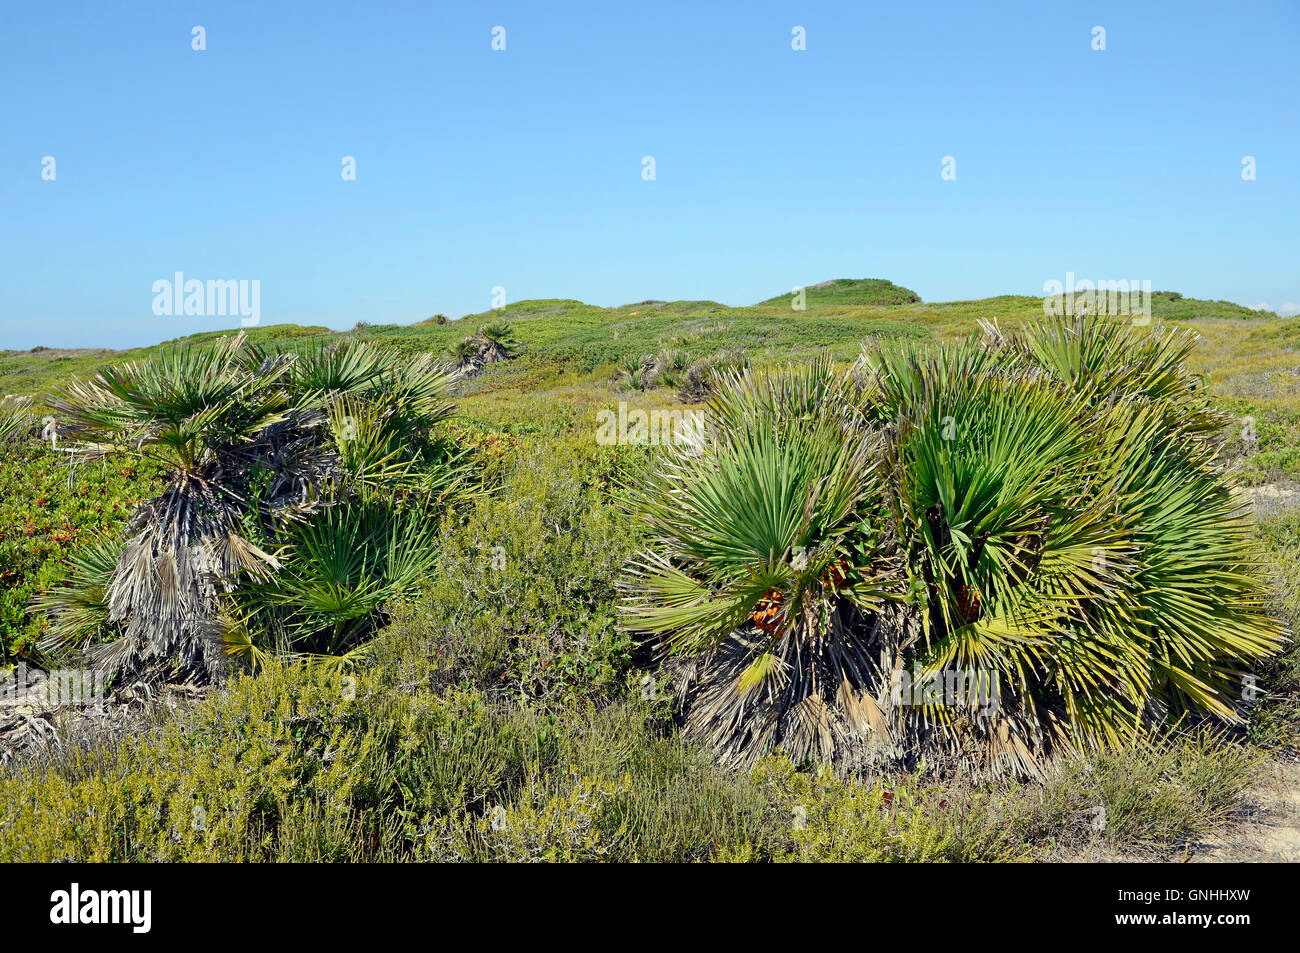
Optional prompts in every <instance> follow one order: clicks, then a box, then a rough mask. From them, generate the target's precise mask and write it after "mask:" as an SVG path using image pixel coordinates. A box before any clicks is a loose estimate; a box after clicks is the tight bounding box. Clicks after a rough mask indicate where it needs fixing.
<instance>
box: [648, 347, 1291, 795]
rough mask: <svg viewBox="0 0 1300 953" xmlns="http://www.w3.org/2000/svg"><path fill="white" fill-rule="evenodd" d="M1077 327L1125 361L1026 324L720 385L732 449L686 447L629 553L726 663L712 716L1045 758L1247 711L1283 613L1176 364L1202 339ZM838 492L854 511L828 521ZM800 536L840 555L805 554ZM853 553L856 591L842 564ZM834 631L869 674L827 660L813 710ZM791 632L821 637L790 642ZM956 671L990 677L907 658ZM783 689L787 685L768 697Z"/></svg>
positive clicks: (865, 748) (888, 750) (701, 717)
mask: <svg viewBox="0 0 1300 953" xmlns="http://www.w3.org/2000/svg"><path fill="white" fill-rule="evenodd" d="M1033 333H1039V334H1043V335H1045V336H1047V337H1049V338H1050V337H1051V335H1052V334H1056V335H1057V337H1056V339H1057V340H1068V341H1069V342H1070V346H1071V347H1073V346H1074V343H1076V342H1074V340H1073V338H1068V336H1063V335H1065V332H1064V331H1060V329H1058V330H1057V331H1055V332H1054V331H1052V329H1050V328H1048V329H1045V330H1044V329H1039V330H1038V331H1037V332H1033ZM1069 333H1070V334H1075V335H1076V336H1080V337H1081V339H1082V340H1083V341H1084V342H1085V343H1086V344H1087V345H1088V347H1087V348H1082V349H1076V350H1074V351H1069V353H1075V354H1093V355H1095V354H1097V353H1100V354H1102V355H1110V358H1109V359H1113V360H1114V361H1116V362H1117V363H1118V364H1119V365H1120V366H1119V367H1117V368H1112V367H1109V365H1107V364H1106V359H1100V360H1094V357H1089V358H1088V360H1087V361H1085V362H1083V363H1082V364H1079V365H1078V366H1079V367H1085V366H1086V367H1087V368H1088V370H1087V373H1086V374H1085V373H1082V372H1079V373H1067V372H1066V370H1068V368H1069V367H1070V366H1072V365H1069V364H1068V363H1067V364H1062V363H1061V362H1059V361H1056V362H1054V360H1055V359H1049V357H1050V355H1048V356H1045V357H1044V358H1043V362H1042V363H1039V361H1038V358H1036V357H1035V356H1034V352H1033V350H1032V348H1031V347H1030V346H1029V345H1027V344H1024V343H1023V340H1021V341H1014V342H1009V341H1008V340H1007V339H1003V340H1001V341H999V342H997V343H996V344H995V346H994V347H992V348H989V347H984V346H981V345H979V344H977V343H975V342H967V343H966V344H962V345H956V346H944V347H939V348H920V347H917V346H914V345H913V346H884V347H878V348H874V349H870V350H868V351H867V352H866V353H865V354H864V357H863V360H862V361H860V362H859V364H858V365H857V366H856V367H855V368H854V369H853V370H852V372H851V373H850V374H849V375H848V378H847V379H846V380H845V381H844V382H842V383H841V382H837V381H836V379H835V378H834V375H833V374H831V373H830V370H829V368H827V367H825V366H824V365H820V366H819V369H818V370H817V371H816V372H815V373H814V372H811V371H809V370H804V371H801V372H796V373H794V374H793V375H791V376H790V377H788V378H786V379H785V381H784V382H775V381H771V380H765V381H764V383H763V384H762V385H761V386H759V385H758V384H757V383H756V382H755V381H754V380H753V379H751V378H749V377H748V376H740V377H735V378H733V379H732V380H730V381H729V382H728V383H727V384H726V386H725V387H724V388H723V390H722V391H720V392H719V393H718V394H717V395H716V396H715V398H714V399H713V401H712V402H711V404H710V409H711V412H712V413H711V419H710V422H711V423H712V424H714V425H715V433H714V437H715V440H716V443H715V445H714V446H713V447H711V448H710V449H709V450H708V452H706V453H704V454H702V455H700V456H698V457H688V456H687V457H684V456H682V455H680V454H678V455H676V456H674V455H671V454H670V455H669V457H668V458H667V459H666V460H665V461H663V463H662V464H661V467H662V468H661V470H660V471H658V475H657V476H656V477H654V478H652V479H651V480H649V481H647V482H646V483H645V484H643V485H642V486H641V487H639V490H640V493H639V496H640V498H641V506H642V509H643V510H644V512H645V513H646V514H647V516H648V518H649V521H650V523H651V526H652V527H653V528H654V530H655V532H654V536H653V538H652V550H651V552H650V553H649V554H648V555H647V556H646V557H645V558H644V559H643V560H641V562H640V564H639V565H637V566H635V567H633V568H632V570H631V571H630V574H629V580H630V581H629V586H628V588H629V592H630V595H631V596H632V599H631V601H630V603H629V605H628V610H629V613H630V616H631V619H632V623H633V625H634V626H636V627H637V628H640V629H643V630H646V631H649V632H653V633H656V634H658V635H661V636H664V637H666V638H667V644H668V646H669V648H671V649H673V650H675V651H677V652H679V653H682V654H686V655H688V656H692V657H694V659H695V663H696V669H697V672H701V673H703V674H702V675H701V676H700V678H699V679H698V680H697V683H696V684H694V685H693V686H692V685H688V686H687V688H686V691H685V700H686V703H687V719H688V725H690V726H692V727H696V728H702V729H704V730H705V731H706V733H707V734H709V735H710V736H711V737H712V739H713V740H714V742H715V743H717V744H718V745H719V746H720V748H721V751H722V754H723V755H724V757H727V758H729V759H732V760H747V759H749V758H752V757H755V756H757V754H759V753H761V751H762V750H765V749H768V748H771V747H783V748H786V749H787V750H791V751H793V752H795V753H799V754H804V755H809V756H815V757H820V758H827V757H837V758H846V757H848V758H858V757H859V756H860V757H862V758H868V759H878V758H885V759H894V758H899V759H902V760H903V761H912V762H914V761H915V759H916V758H917V757H919V756H920V755H922V754H925V753H927V752H928V753H933V754H936V755H942V756H952V757H957V758H959V759H961V760H962V761H964V762H965V764H966V765H967V766H969V767H975V768H979V769H992V770H1001V769H1011V770H1014V771H1017V772H1025V771H1033V770H1034V769H1035V767H1036V765H1037V763H1038V762H1039V761H1040V760H1041V758H1042V757H1044V756H1045V755H1048V754H1050V753H1052V752H1053V751H1056V750H1062V749H1065V748H1071V747H1092V746H1120V745H1124V744H1127V743H1129V742H1130V741H1131V740H1132V739H1133V738H1135V737H1136V736H1138V735H1139V734H1140V733H1141V732H1142V731H1143V730H1145V728H1147V727H1148V726H1150V725H1153V724H1159V723H1160V722H1161V720H1162V719H1164V718H1165V717H1167V716H1168V715H1170V714H1173V713H1177V712H1179V711H1184V710H1191V711H1195V712H1200V713H1204V714H1210V715H1218V716H1220V717H1224V718H1232V717H1234V716H1235V707H1236V704H1235V699H1234V695H1233V690H1234V687H1235V685H1236V683H1237V682H1238V681H1239V680H1240V678H1241V674H1242V671H1243V669H1244V668H1245V667H1246V666H1248V665H1249V664H1251V662H1252V661H1253V660H1257V659H1259V658H1261V657H1263V656H1266V655H1268V654H1269V653H1271V652H1273V651H1275V650H1276V649H1277V647H1278V645H1279V642H1280V632H1279V629H1278V626H1277V625H1276V624H1275V623H1273V622H1272V621H1271V620H1269V619H1268V618H1267V617H1266V616H1264V615H1263V613H1262V611H1261V601H1260V587H1259V583H1258V581H1257V579H1256V572H1255V567H1254V566H1253V565H1252V563H1251V560H1250V558H1249V555H1248V551H1247V546H1246V536H1245V529H1244V527H1243V524H1242V522H1241V519H1240V516H1239V512H1238V510H1237V507H1236V506H1235V504H1234V503H1233V500H1232V497H1231V496H1230V494H1229V489H1228V487H1227V485H1226V483H1225V482H1224V479H1223V476H1222V474H1221V473H1219V472H1218V470H1217V469H1216V468H1215V466H1214V465H1213V447H1212V445H1211V443H1210V441H1209V439H1208V436H1207V429H1206V428H1207V427H1208V424H1209V421H1210V420H1211V419H1212V417H1211V416H1210V415H1209V414H1208V412H1207V413H1205V414H1201V413H1199V410H1201V409H1203V408H1202V405H1201V402H1200V401H1201V395H1200V394H1199V392H1198V390H1197V388H1196V387H1195V386H1193V385H1192V384H1191V382H1190V380H1189V376H1188V375H1186V373H1185V371H1184V370H1183V369H1182V367H1181V364H1179V365H1177V366H1170V365H1169V362H1168V360H1167V358H1168V355H1169V354H1170V353H1172V352H1176V351H1178V347H1181V344H1179V345H1177V346H1175V344H1171V343H1170V339H1163V340H1161V341H1160V342H1158V344H1157V345H1148V344H1146V343H1144V342H1142V341H1141V340H1140V339H1137V338H1134V337H1132V336H1130V334H1129V332H1127V331H1125V330H1123V329H1121V328H1119V327H1118V326H1116V325H1113V324H1112V325H1107V326H1104V327H1102V328H1101V329H1100V330H1097V329H1093V328H1089V327H1082V328H1080V329H1078V330H1077V331H1070V332H1069ZM1171 348H1172V351H1171V350H1170V349H1171ZM1067 350H1068V349H1067ZM1053 353H1054V352H1053ZM1180 353H1181V352H1180ZM1063 368H1065V369H1066V370H1063ZM1183 408H1190V409H1191V411H1192V412H1190V413H1188V414H1186V415H1180V413H1179V411H1180V410H1181V409H1183ZM849 459H852V460H859V459H860V460H861V461H862V462H860V463H857V464H855V465H854V466H852V467H849V466H847V465H842V464H841V462H840V461H841V460H849ZM850 472H851V473H852V474H853V478H854V480H856V481H857V482H856V485H855V486H854V487H853V488H852V489H851V490H850V489H849V488H848V487H847V486H845V485H844V484H843V483H841V482H840V479H841V477H842V476H844V475H846V474H847V473H850ZM827 494H829V496H827ZM825 499H836V500H842V501H844V503H845V507H844V508H843V509H841V508H832V509H831V510H829V511H827V512H833V513H834V514H835V519H834V520H832V521H830V522H829V523H826V524H817V523H816V521H814V520H809V519H806V518H805V517H806V516H807V515H810V514H814V513H818V512H822V511H821V510H819V509H817V507H816V505H815V503H814V502H813V501H822V500H825ZM769 526H770V527H772V529H771V530H769V532H768V534H767V535H766V536H757V535H756V534H755V530H754V528H755V527H769ZM777 527H780V528H782V529H781V531H777V530H776V529H775V528H777ZM814 527H815V528H816V529H815V531H814V532H810V533H806V534H805V535H804V536H802V537H798V534H797V533H794V532H793V531H792V530H791V529H790V528H795V529H798V530H800V531H803V530H805V529H808V530H811V529H813V528H814ZM796 537H798V538H796ZM756 540H757V541H758V543H760V544H761V543H764V542H766V543H767V546H766V547H764V546H763V545H756V543H755V541H756ZM795 545H802V546H804V547H805V548H806V550H807V551H808V552H809V553H811V554H812V555H813V564H814V566H815V567H816V568H814V569H812V570H811V572H812V576H809V575H808V574H805V573H799V572H796V571H794V570H793V567H790V568H786V567H785V566H784V560H785V559H788V558H789V552H790V551H791V550H790V547H791V546H795ZM769 552H770V553H771V556H770V557H766V558H763V554H765V553H769ZM850 553H851V554H852V557H851V558H849V559H847V561H846V562H840V561H839V560H842V559H844V557H845V554H850ZM827 559H829V560H830V566H831V567H835V568H836V569H837V571H838V572H842V574H843V578H844V579H845V580H846V582H847V583H848V584H847V585H844V584H843V583H839V584H838V585H837V584H836V583H837V582H838V580H839V579H840V578H841V577H840V575H838V574H837V571H832V572H830V573H829V574H827V575H822V574H823V573H826V570H827V567H828V564H827V562H826V560H827ZM814 580H815V582H814ZM828 583H829V584H828ZM760 600H765V601H761V602H760ZM810 605H811V606H813V607H814V609H815V611H814V613H813V614H812V615H809V614H808V612H807V611H806V608H805V607H807V606H810ZM755 608H758V609H759V611H757V612H754V611H753V610H754V609H755ZM817 619H821V620H824V621H822V622H821V623H820V627H819V624H818V622H817V621H816V620H817ZM751 620H752V622H753V623H754V624H753V625H751ZM773 624H774V626H775V627H774V629H773V630H772V631H770V632H769V631H768V628H767V627H768V626H769V625H773ZM825 632H834V633H835V636H836V640H837V641H836V644H837V645H839V646H846V647H849V649H848V650H844V649H841V650H839V651H838V653H835V654H836V664H835V665H833V666H832V670H833V671H834V672H835V678H839V677H840V675H841V674H842V675H845V676H847V678H846V681H845V682H844V683H842V684H841V685H840V687H841V688H842V689H843V690H842V691H841V692H839V693H838V694H837V695H836V697H835V698H834V699H833V702H834V704H833V705H826V704H825V703H826V702H827V701H828V693H827V688H828V687H829V686H828V682H827V680H826V678H825V674H824V673H818V674H817V677H818V679H819V680H820V689H819V692H820V698H821V700H822V703H823V704H822V706H819V705H816V704H814V705H811V706H807V707H805V708H804V709H802V710H800V711H799V717H797V718H791V717H790V714H791V712H793V711H795V710H796V708H792V707H791V704H792V703H794V704H795V705H796V706H797V705H798V704H799V703H800V702H801V701H802V700H804V699H806V698H809V697H812V696H813V694H816V693H808V694H800V693H801V692H802V691H803V690H802V689H795V690H794V691H793V693H792V692H791V689H790V686H791V685H800V684H801V679H802V678H803V673H817V664H816V663H819V662H820V661H821V659H823V658H825V657H828V653H826V652H825V650H824V648H823V647H822V646H823V643H819V642H818V639H819V637H822V636H823V633H825ZM783 633H796V634H797V635H798V636H799V637H798V638H794V639H791V640H790V641H787V642H785V643H784V645H783V646H781V649H782V650H781V651H774V650H773V649H772V648H771V647H769V644H768V643H766V642H765V641H764V639H765V637H767V636H779V635H780V634H783ZM779 642H780V639H779V638H778V643H779ZM719 645H723V646H733V647H734V650H733V651H732V652H731V653H730V654H729V655H728V654H727V653H723V652H719V651H717V650H716V647H717V646H719ZM814 645H816V646H818V651H817V653H816V654H814V655H808V654H807V653H806V652H805V653H803V654H800V653H797V652H796V653H792V652H791V650H792V649H793V648H795V647H805V646H814ZM718 659H722V660H724V661H726V662H727V664H728V665H729V667H726V666H724V665H723V664H722V662H719V661H717V660H718ZM742 663H743V664H742ZM941 673H942V674H943V675H945V676H951V675H953V674H956V675H957V676H959V677H958V679H957V684H958V685H965V687H966V688H967V689H968V690H969V689H970V688H971V687H972V685H974V686H982V687H983V689H984V690H983V691H980V692H973V691H968V693H967V694H965V695H964V696H963V695H961V694H960V693H959V694H958V696H957V697H948V694H947V693H944V694H941V695H939V696H938V697H931V696H929V695H928V694H926V695H924V696H922V697H920V698H918V697H917V696H915V695H913V696H911V697H908V696H906V695H903V694H901V693H900V691H899V680H900V676H903V677H907V676H908V675H909V674H910V676H911V680H912V681H915V680H916V679H921V680H922V682H925V681H928V680H929V679H931V678H933V677H934V676H936V675H940V674H941ZM783 679H784V680H783ZM805 680H806V679H805ZM769 684H770V685H772V686H777V687H779V689H780V691H769V692H768V693H767V694H766V695H763V694H759V693H750V692H749V689H750V688H751V687H752V686H761V685H769ZM830 684H833V682H832V683H830ZM943 684H944V685H945V686H946V685H950V684H951V679H950V678H945V680H944V683H943ZM990 689H991V690H992V692H995V693H996V694H993V695H992V697H991V698H990V691H989V690H990ZM783 693H784V694H783ZM990 702H991V704H990ZM826 709H832V710H833V713H831V714H828V713H827V711H826ZM850 712H852V713H858V714H859V715H860V717H851V716H849V715H848V713H850ZM814 713H815V715H816V717H811V716H812V715H813V714H814Z"/></svg>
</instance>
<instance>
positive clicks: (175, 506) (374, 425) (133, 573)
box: [49, 335, 465, 678]
mask: <svg viewBox="0 0 1300 953" xmlns="http://www.w3.org/2000/svg"><path fill="white" fill-rule="evenodd" d="M450 381H451V377H450V375H449V374H448V373H447V372H446V371H445V370H444V369H443V368H442V367H441V366H440V365H438V364H436V363H435V362H434V361H433V360H432V359H431V358H427V357H417V358H404V357H402V356H399V355H396V354H394V353H392V352H389V351H384V350H380V349H376V348H372V347H370V346H369V345H365V344H360V343H356V342H349V343H347V344H342V345H333V346H328V347H325V348H315V349H311V350H308V351H304V352H302V353H298V354H267V353H265V352H263V351H262V350H260V349H258V348H255V347H253V346H251V345H250V344H249V343H248V341H247V339H246V338H245V337H244V336H243V335H239V336H237V337H234V338H231V339H229V340H226V341H223V342H218V343H217V344H216V345H211V346H202V345H197V346H195V345H190V346H185V347H181V348H175V349H171V350H168V351H165V352H163V353H162V354H160V355H158V356H157V357H154V358H152V359H150V360H146V361H139V362H135V363H132V364H128V365H125V366H124V367H121V368H105V369H104V370H101V371H100V372H99V373H98V374H97V375H96V377H95V378H94V379H92V380H91V381H88V382H84V383H82V382H78V383H74V384H73V385H71V386H70V387H69V388H68V390H67V392H66V393H65V394H63V395H62V396H60V397H59V398H56V399H55V400H54V401H52V402H51V403H52V406H54V407H55V409H56V410H57V411H58V412H59V414H60V419H61V429H62V430H63V431H64V432H67V433H69V434H70V435H71V436H72V437H73V438H74V439H75V440H77V441H78V442H77V443H76V444H75V445H74V446H73V448H72V449H73V451H74V460H76V461H81V460H86V459H92V458H95V457H98V456H103V455H106V454H108V453H115V452H116V453H134V454H140V455H147V456H152V457H156V458H158V459H159V460H161V461H162V462H163V463H164V464H165V465H166V472H167V485H166V488H165V490H164V491H163V493H162V494H161V495H160V496H158V497H155V498H154V499H152V500H149V501H147V502H145V503H144V504H143V505H142V506H141V507H140V508H139V510H138V511H137V512H136V513H135V514H134V516H133V518H132V520H131V522H130V524H129V526H128V539H127V542H126V545H125V548H124V550H123V552H122V555H121V557H120V559H119V560H118V563H117V568H116V571H115V573H114V575H113V579H112V581H111V583H110V584H109V586H108V590H107V597H108V604H109V612H108V617H109V621H110V622H111V623H112V624H113V625H114V626H115V627H116V628H117V629H118V630H119V631H120V632H121V634H122V638H119V639H117V640H115V641H112V642H108V643H105V644H101V645H96V646H92V647H91V649H90V656H91V658H92V660H93V661H94V662H95V663H96V664H97V665H98V666H100V667H102V668H104V669H106V670H108V671H110V672H116V671H118V670H120V669H123V668H125V669H129V670H131V671H132V672H135V673H141V674H147V673H151V672H155V671H157V670H159V669H160V668H161V667H162V666H164V665H175V666H176V667H178V668H179V669H180V670H181V672H182V673H184V674H186V675H191V676H199V677H203V678H212V677H214V676H215V675H216V674H217V673H218V672H219V671H220V669H221V667H222V660H223V657H224V655H223V653H222V651H221V649H220V638H219V635H220V632H221V629H222V622H221V620H220V616H221V611H222V602H221V597H222V595H223V594H225V593H228V592H230V591H231V590H232V589H233V588H235V587H236V585H238V584H239V582H240V580H241V578H245V577H246V578H248V579H253V580H256V579H258V578H263V577H265V576H266V575H267V574H268V573H270V572H273V571H274V570H276V569H278V568H279V565H280V564H279V560H278V559H277V557H276V556H275V554H274V549H275V541H276V539H277V536H278V535H279V534H280V533H282V532H283V531H284V529H285V528H286V527H289V526H292V525H295V524H298V523H301V522H302V521H303V520H305V519H307V518H309V517H310V516H311V515H312V514H313V513H316V512H318V511H319V510H321V509H322V508H324V507H326V506H328V505H330V504H331V503H333V502H334V501H335V500H338V499H340V498H343V497H346V496H348V495H350V494H353V493H355V492H358V491H360V490H365V491H367V492H369V493H372V494H373V493H374V492H376V491H378V490H379V489H381V488H382V489H389V490H392V489H397V490H404V491H409V492H416V493H422V494H423V495H425V496H426V497H427V496H428V495H430V494H432V493H435V492H436V493H437V494H439V495H440V496H441V497H446V496H447V495H448V494H449V493H451V492H453V491H454V490H455V489H456V488H458V487H459V486H461V485H462V483H463V479H464V477H465V467H464V463H463V460H461V459H460V458H459V457H458V456H457V455H456V454H455V453H454V452H452V451H451V450H450V449H449V448H448V446H447V445H446V444H445V441H440V440H438V439H436V438H434V437H432V436H431V435H430V428H432V427H433V426H434V425H436V424H437V423H438V422H440V421H441V420H443V419H445V417H446V416H447V415H448V414H449V413H450V412H451V404H450V402H449V401H448V399H447V389H448V387H449V385H450ZM53 621H54V629H53V631H52V633H51V636H50V640H49V641H50V644H51V646H56V645H58V644H59V643H60V642H63V641H66V640H67V639H68V638H70V637H71V633H72V632H74V631H76V630H77V625H76V620H75V617H74V616H72V615H71V614H68V613H59V612H56V613H55V614H54V619H53Z"/></svg>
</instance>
